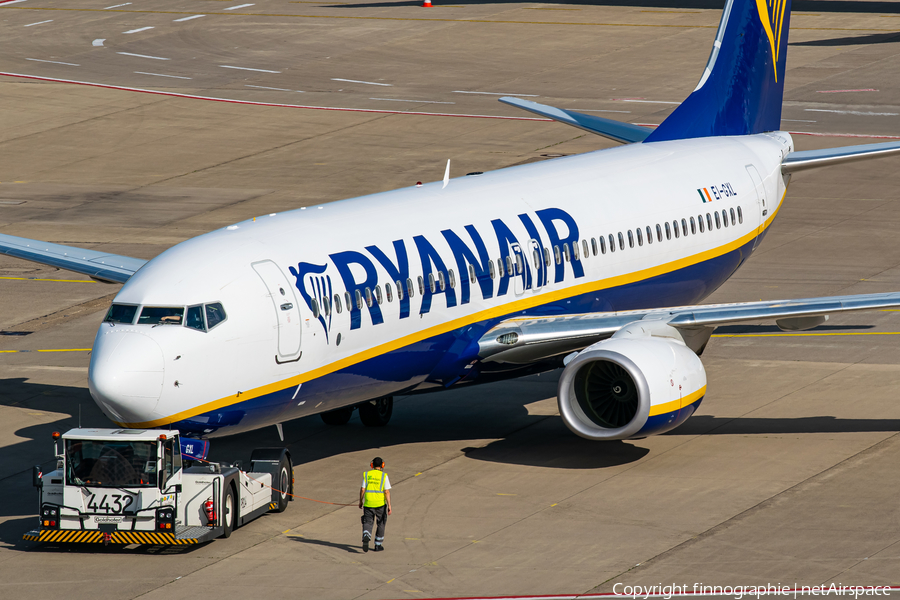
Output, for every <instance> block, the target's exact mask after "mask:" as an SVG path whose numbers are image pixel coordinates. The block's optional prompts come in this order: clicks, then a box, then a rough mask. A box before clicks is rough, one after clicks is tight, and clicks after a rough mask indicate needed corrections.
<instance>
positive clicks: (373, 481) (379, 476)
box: [363, 469, 385, 508]
mask: <svg viewBox="0 0 900 600" xmlns="http://www.w3.org/2000/svg"><path fill="white" fill-rule="evenodd" d="M384 477H385V475H384V471H379V470H378V469H373V470H371V471H366V473H365V478H366V495H365V497H364V498H363V506H367V507H369V508H378V507H379V506H384V504H385V503H384Z"/></svg>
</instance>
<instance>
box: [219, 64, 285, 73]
mask: <svg viewBox="0 0 900 600" xmlns="http://www.w3.org/2000/svg"><path fill="white" fill-rule="evenodd" d="M219 66H220V67H222V68H223V69H238V70H240V71H256V72H258V73H281V71H269V70H268V69H251V68H250V67H232V66H231V65H219Z"/></svg>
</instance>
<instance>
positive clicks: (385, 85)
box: [331, 77, 394, 87]
mask: <svg viewBox="0 0 900 600" xmlns="http://www.w3.org/2000/svg"><path fill="white" fill-rule="evenodd" d="M331 80H332V81H346V82H347V83H364V84H366V85H382V86H384V87H394V86H392V85H391V84H390V83H375V82H374V81H359V80H358V79H339V78H337V77H332V78H331Z"/></svg>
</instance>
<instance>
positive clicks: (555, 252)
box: [553, 246, 562, 265]
mask: <svg viewBox="0 0 900 600" xmlns="http://www.w3.org/2000/svg"><path fill="white" fill-rule="evenodd" d="M553 258H555V259H556V264H558V265H561V264H562V253H561V252H560V251H559V246H553Z"/></svg>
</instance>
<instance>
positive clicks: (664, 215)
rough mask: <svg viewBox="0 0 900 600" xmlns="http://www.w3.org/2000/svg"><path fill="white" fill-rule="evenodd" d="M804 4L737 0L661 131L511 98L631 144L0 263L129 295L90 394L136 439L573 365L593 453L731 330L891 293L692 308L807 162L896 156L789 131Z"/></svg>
mask: <svg viewBox="0 0 900 600" xmlns="http://www.w3.org/2000/svg"><path fill="white" fill-rule="evenodd" d="M789 22H790V0H769V2H768V3H767V2H765V1H764V0H728V3H727V5H726V7H725V9H724V13H723V15H722V20H721V23H720V25H719V29H718V32H717V34H716V39H715V43H714V44H713V50H712V53H711V55H710V57H709V61H708V64H707V66H706V69H705V71H704V73H703V76H702V78H701V79H700V83H699V84H698V85H697V88H696V89H695V90H694V91H693V93H691V95H690V96H689V97H688V98H687V99H686V100H685V101H684V103H682V104H681V105H680V106H679V107H678V108H677V109H676V110H675V111H674V112H673V113H672V115H671V116H669V117H668V118H667V119H666V120H665V121H664V122H663V123H662V124H661V125H660V126H659V127H658V128H656V129H655V130H652V129H649V128H643V127H638V126H635V125H629V124H625V123H620V122H617V121H612V120H608V119H602V118H598V117H595V116H590V115H585V114H580V113H577V112H573V111H568V110H561V109H557V108H553V107H549V106H544V105H540V104H536V103H534V102H530V101H525V100H520V99H516V98H503V99H502V101H504V102H506V103H507V104H511V105H513V106H517V107H520V108H523V109H525V110H529V111H531V112H534V113H537V114H540V115H544V116H547V117H550V118H552V119H555V120H557V121H560V122H562V123H566V124H569V125H573V126H575V127H580V128H581V129H584V130H587V131H589V132H591V133H594V134H598V135H601V136H605V137H608V138H612V139H614V140H617V141H619V142H622V143H623V144H624V145H623V146H620V147H616V148H612V149H606V150H600V151H596V152H590V153H587V154H582V155H578V156H569V157H564V158H558V159H555V160H548V161H545V162H542V163H538V164H530V165H525V166H519V167H512V168H507V169H502V170H500V171H496V172H492V173H485V174H473V175H471V176H466V177H462V178H458V179H453V180H448V179H447V178H446V177H445V179H444V181H443V182H436V183H430V184H426V185H421V186H416V187H412V188H407V189H400V190H395V191H392V192H386V193H381V194H375V195H371V196H364V197H360V198H354V199H350V200H344V201H342V202H335V203H331V204H326V205H324V206H319V207H315V208H310V209H308V210H307V209H299V210H294V211H291V212H287V213H281V214H270V215H267V216H261V217H257V218H255V219H252V220H247V221H244V222H241V223H237V224H236V225H231V226H229V227H225V228H224V229H220V230H217V231H213V232H211V233H207V234H205V235H201V236H199V237H197V238H194V239H191V240H188V241H186V242H184V243H181V244H178V245H177V246H175V247H173V248H171V249H169V250H167V251H165V252H163V253H162V254H160V255H159V256H157V257H156V258H154V259H153V260H150V261H142V260H139V259H135V258H129V257H124V256H116V255H110V254H105V253H102V252H97V251H92V250H83V249H78V248H72V247H68V246H61V245H57V244H50V243H46V242H41V241H38V240H29V239H24V238H18V237H13V236H8V235H2V236H0V249H2V252H4V253H6V254H8V255H10V256H15V257H19V258H23V259H26V260H31V261H35V262H39V263H43V264H48V265H53V266H56V267H59V268H62V269H68V270H72V271H76V272H79V273H85V274H88V275H90V276H91V277H93V278H94V279H97V280H100V281H106V282H118V283H124V284H125V285H124V286H123V287H122V289H121V291H120V292H119V294H118V295H117V296H116V298H115V300H114V301H113V304H112V306H111V308H110V309H109V313H108V314H107V316H106V318H105V319H104V321H103V323H102V324H101V326H100V330H99V331H98V332H97V337H96V339H95V341H94V346H93V353H92V355H91V364H90V371H89V385H90V392H91V394H92V396H93V397H94V399H95V400H96V402H97V403H98V404H99V406H100V408H101V409H102V410H103V412H104V413H105V414H106V415H107V416H108V417H109V418H110V419H112V420H113V421H114V422H116V423H118V424H119V425H121V426H123V427H133V428H148V427H166V426H171V427H175V428H178V429H180V430H181V431H182V432H183V433H184V434H187V435H193V436H195V437H201V438H210V437H216V436H221V435H227V434H232V433H238V432H243V431H248V430H251V429H256V428H260V427H264V426H270V425H273V424H280V423H282V422H284V421H287V420H290V419H296V418H299V417H304V416H308V415H312V414H317V413H321V414H322V417H323V419H324V420H325V421H326V422H327V423H331V424H342V423H346V422H347V420H348V419H349V418H350V416H351V413H352V411H353V409H354V408H355V407H356V408H358V409H359V412H360V417H361V418H362V420H363V422H364V423H365V424H366V425H373V426H377V425H384V424H386V423H387V422H388V420H389V418H390V416H391V412H392V407H393V401H392V397H393V396H394V395H397V394H408V393H413V392H421V391H428V390H443V389H449V388H458V387H460V386H467V385H474V384H477V383H484V382H492V381H497V380H502V379H507V378H512V377H518V376H521V375H526V374H530V373H536V372H541V371H547V370H550V369H556V368H560V367H564V370H563V372H562V376H561V378H560V381H559V409H560V415H561V416H562V418H563V420H564V421H565V423H566V424H567V425H568V427H569V428H570V429H571V430H572V431H574V432H575V433H576V434H578V435H580V436H583V437H585V438H589V439H593V440H619V439H628V438H636V437H644V436H648V435H654V434H659V433H663V432H665V431H669V430H671V429H673V428H674V427H677V426H678V425H680V424H681V423H683V422H684V421H685V420H686V419H687V418H688V417H690V416H691V414H693V413H694V411H695V410H696V409H697V407H698V405H699V404H700V402H701V401H702V400H703V398H704V396H705V394H706V372H705V371H704V368H703V364H702V363H701V361H700V358H699V355H700V354H701V353H702V352H703V349H704V347H705V346H706V344H707V342H708V340H709V338H710V335H711V334H712V332H713V330H714V329H715V328H716V327H717V326H720V325H724V324H733V323H740V322H745V321H759V320H764V319H771V320H775V322H776V323H777V324H778V326H779V327H781V328H782V329H785V330H803V329H809V328H812V327H815V326H816V325H819V324H821V323H822V322H824V320H825V319H826V318H827V315H828V314H830V313H838V312H843V311H851V310H861V309H873V308H884V307H896V306H900V293H892V294H872V295H855V296H840V297H828V298H809V299H802V300H785V301H778V302H749V303H745V304H727V305H699V304H698V303H699V302H701V301H702V300H703V299H704V298H706V297H708V296H709V295H710V294H711V293H712V292H713V291H714V290H716V288H718V287H719V286H720V285H722V283H724V282H725V281H726V280H727V279H728V278H729V277H730V276H731V275H732V274H733V273H734V272H735V271H736V270H737V269H738V268H739V267H740V266H741V265H742V264H743V263H744V261H746V260H747V258H748V257H749V256H750V255H751V254H752V253H753V251H754V250H755V249H756V248H757V247H758V246H759V244H760V243H762V242H763V238H764V237H765V234H766V231H767V230H768V228H769V227H770V226H771V224H772V221H773V220H774V219H775V217H776V215H777V214H778V211H779V209H780V208H781V206H782V203H783V202H784V197H785V193H786V190H787V187H788V184H789V182H790V179H791V174H792V173H794V172H796V171H799V170H801V169H809V168H813V167H821V166H826V165H831V164H836V163H842V162H847V161H853V160H859V159H865V158H872V157H878V156H884V155H887V154H892V153H897V152H900V143H897V142H890V143H886V144H871V145H864V146H852V147H846V148H839V149H832V150H824V151H809V152H798V151H795V150H794V143H793V140H792V139H791V136H790V135H789V134H788V133H786V132H783V131H779V127H780V122H781V105H782V95H783V89H784V74H785V58H786V53H787V39H788V30H789Z"/></svg>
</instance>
